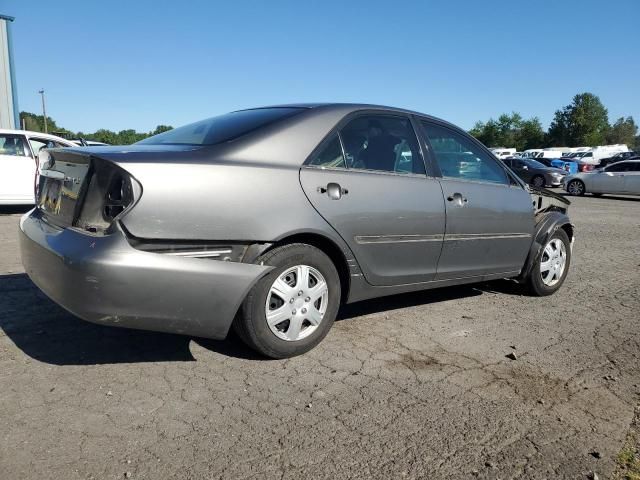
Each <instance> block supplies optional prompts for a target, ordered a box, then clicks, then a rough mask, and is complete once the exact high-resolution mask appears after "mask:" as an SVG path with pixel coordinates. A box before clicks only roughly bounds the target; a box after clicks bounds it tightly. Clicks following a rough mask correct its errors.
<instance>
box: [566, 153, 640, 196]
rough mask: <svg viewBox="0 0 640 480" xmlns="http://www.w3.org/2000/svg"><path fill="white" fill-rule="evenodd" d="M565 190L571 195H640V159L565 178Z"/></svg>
mask: <svg viewBox="0 0 640 480" xmlns="http://www.w3.org/2000/svg"><path fill="white" fill-rule="evenodd" d="M562 185H563V187H564V189H565V190H566V191H567V192H568V193H570V194H571V195H584V194H585V193H591V194H593V195H596V196H598V195H602V194H603V193H610V194H621V195H640V159H638V160H625V161H623V162H616V163H612V164H610V165H607V166H606V167H604V168H599V169H597V170H593V171H591V172H581V173H576V174H574V175H570V176H568V177H565V178H564V179H563V181H562Z"/></svg>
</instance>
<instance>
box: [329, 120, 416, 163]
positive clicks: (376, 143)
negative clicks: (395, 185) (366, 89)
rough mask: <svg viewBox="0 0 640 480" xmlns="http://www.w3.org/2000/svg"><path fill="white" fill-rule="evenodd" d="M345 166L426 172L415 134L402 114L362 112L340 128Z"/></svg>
mask: <svg viewBox="0 0 640 480" xmlns="http://www.w3.org/2000/svg"><path fill="white" fill-rule="evenodd" d="M340 136H341V137H342V144H343V145H344V151H345V155H346V163H347V167H348V168H350V169H354V170H373V171H380V172H391V173H401V174H408V173H414V174H421V175H426V172H425V168H424V161H423V160H422V155H421V153H420V147H419V145H418V138H417V137H416V134H415V132H414V130H413V126H412V125H411V120H410V119H409V118H408V117H404V116H394V115H375V114H372V115H363V116H359V117H356V118H355V119H353V120H351V121H350V122H349V123H348V124H347V125H345V126H344V127H343V128H342V129H341V130H340Z"/></svg>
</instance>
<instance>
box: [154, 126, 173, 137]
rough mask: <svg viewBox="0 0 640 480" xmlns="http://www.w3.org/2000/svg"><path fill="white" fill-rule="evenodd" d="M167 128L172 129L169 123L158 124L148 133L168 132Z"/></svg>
mask: <svg viewBox="0 0 640 480" xmlns="http://www.w3.org/2000/svg"><path fill="white" fill-rule="evenodd" d="M169 130H173V127H172V126H171V125H158V126H157V127H156V129H155V130H154V131H153V132H151V133H150V135H158V134H159V133H164V132H168V131H169Z"/></svg>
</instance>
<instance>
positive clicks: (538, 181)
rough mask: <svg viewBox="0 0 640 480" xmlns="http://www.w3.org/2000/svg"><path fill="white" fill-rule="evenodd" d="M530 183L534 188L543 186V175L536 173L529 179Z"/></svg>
mask: <svg viewBox="0 0 640 480" xmlns="http://www.w3.org/2000/svg"><path fill="white" fill-rule="evenodd" d="M531 185H533V186H534V187H536V188H542V187H544V177H543V176H542V175H536V176H535V177H533V178H532V179H531Z"/></svg>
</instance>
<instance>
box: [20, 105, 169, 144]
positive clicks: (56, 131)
mask: <svg viewBox="0 0 640 480" xmlns="http://www.w3.org/2000/svg"><path fill="white" fill-rule="evenodd" d="M20 124H21V125H24V128H25V130H31V131H33V132H44V117H43V116H42V115H36V114H35V113H30V112H20ZM172 129H173V127H172V126H170V125H158V126H157V127H156V128H155V129H154V130H152V131H150V132H136V131H135V130H133V129H127V130H120V131H119V132H114V131H112V130H107V129H104V128H101V129H99V130H96V131H95V132H93V133H84V132H72V131H71V130H67V129H66V128H63V127H61V126H59V125H58V124H57V123H56V121H55V120H54V119H53V118H51V117H50V116H48V115H47V131H48V132H49V133H51V134H53V135H58V136H60V137H63V138H68V139H71V138H84V139H85V140H93V141H95V142H103V143H108V144H109V145H130V144H132V143H135V142H138V141H140V140H142V139H144V138H147V137H150V136H151V135H157V134H158V133H162V132H166V131H167V130H172Z"/></svg>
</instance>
